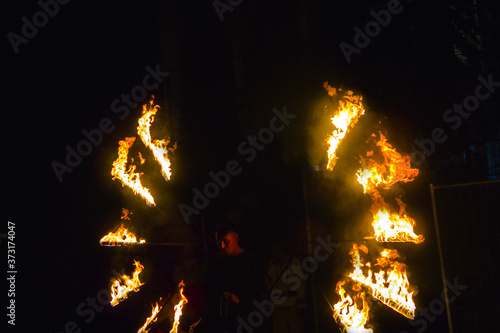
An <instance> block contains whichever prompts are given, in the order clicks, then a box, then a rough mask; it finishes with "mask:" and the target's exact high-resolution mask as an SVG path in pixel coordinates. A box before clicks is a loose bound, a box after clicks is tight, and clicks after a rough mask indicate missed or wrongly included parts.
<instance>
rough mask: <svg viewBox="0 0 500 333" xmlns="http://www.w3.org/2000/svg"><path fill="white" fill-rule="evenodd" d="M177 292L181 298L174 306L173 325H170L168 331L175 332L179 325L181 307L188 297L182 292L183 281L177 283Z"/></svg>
mask: <svg viewBox="0 0 500 333" xmlns="http://www.w3.org/2000/svg"><path fill="white" fill-rule="evenodd" d="M179 288H180V290H179V294H180V296H181V300H180V301H179V303H178V304H177V305H176V306H175V307H174V310H175V316H174V325H173V326H172V329H171V330H170V333H177V329H178V327H179V322H180V319H181V316H182V307H183V306H184V304H185V303H187V302H188V299H187V298H186V296H184V294H183V293H182V292H183V291H184V281H181V283H179Z"/></svg>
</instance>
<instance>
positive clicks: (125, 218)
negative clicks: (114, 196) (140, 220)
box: [120, 208, 133, 220]
mask: <svg viewBox="0 0 500 333" xmlns="http://www.w3.org/2000/svg"><path fill="white" fill-rule="evenodd" d="M122 214H123V215H122V216H121V217H120V219H122V220H130V217H128V214H130V215H132V214H133V213H132V212H130V211H128V210H127V209H125V208H122Z"/></svg>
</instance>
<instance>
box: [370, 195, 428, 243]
mask: <svg viewBox="0 0 500 333" xmlns="http://www.w3.org/2000/svg"><path fill="white" fill-rule="evenodd" d="M371 195H372V200H373V204H372V207H371V208H370V210H371V212H372V214H373V222H372V226H373V229H374V230H375V236H373V237H366V238H367V239H369V238H375V239H376V240H377V241H378V242H413V243H415V244H420V243H422V242H423V241H424V236H423V235H416V234H415V232H413V227H414V226H415V220H414V219H413V218H411V217H409V216H408V215H407V214H406V205H405V204H404V203H403V202H402V201H401V199H399V198H396V201H397V203H398V205H399V214H398V213H394V212H391V211H390V207H389V205H388V204H386V203H385V201H384V199H383V198H382V196H381V195H380V193H379V192H378V191H373V192H372V194H371Z"/></svg>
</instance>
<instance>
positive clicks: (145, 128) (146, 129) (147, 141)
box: [137, 96, 177, 181]
mask: <svg viewBox="0 0 500 333" xmlns="http://www.w3.org/2000/svg"><path fill="white" fill-rule="evenodd" d="M153 97H154V96H153ZM153 104H154V103H153V100H151V101H150V102H149V103H146V104H144V106H143V107H142V117H141V118H139V126H138V127H137V134H139V137H140V138H141V140H142V142H144V145H145V146H146V147H148V148H149V149H151V151H152V152H153V155H154V157H155V159H156V161H158V163H160V166H161V174H162V176H163V178H165V180H167V181H168V180H170V177H171V176H172V171H171V169H170V160H169V159H168V152H169V151H171V152H173V151H174V150H175V148H176V147H177V144H175V145H174V147H173V148H168V144H169V143H170V139H163V140H152V139H151V133H150V129H151V124H152V123H153V121H154V119H155V115H156V112H157V111H158V109H159V108H160V106H159V105H153Z"/></svg>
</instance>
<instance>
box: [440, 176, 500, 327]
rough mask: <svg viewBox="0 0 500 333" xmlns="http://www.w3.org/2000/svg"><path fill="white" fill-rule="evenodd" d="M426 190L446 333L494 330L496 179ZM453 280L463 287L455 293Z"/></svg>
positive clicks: (499, 240)
mask: <svg viewBox="0 0 500 333" xmlns="http://www.w3.org/2000/svg"><path fill="white" fill-rule="evenodd" d="M430 190H431V198H432V205H433V211H434V223H435V227H436V234H437V240H438V245H439V252H440V253H439V254H440V259H441V269H442V276H443V286H444V288H445V290H447V293H448V297H447V300H449V301H448V302H447V304H446V307H447V313H448V323H449V329H450V333H462V332H467V333H469V332H470V333H476V332H495V331H498V324H497V320H498V316H499V315H500V305H499V304H500V303H499V300H500V265H499V260H500V181H498V180H495V181H486V182H476V183H465V184H455V185H445V186H435V185H433V184H431V185H430ZM455 279H456V280H458V283H459V284H460V285H464V286H467V289H466V290H465V291H463V292H462V293H461V294H460V296H459V297H454V296H455V295H454V294H453V290H450V289H453V288H450V286H449V282H453V281H454V280H455ZM445 281H449V282H448V286H446V282H445Z"/></svg>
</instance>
